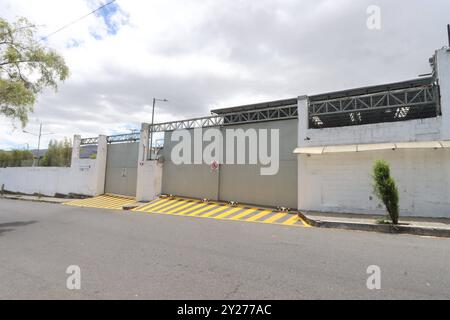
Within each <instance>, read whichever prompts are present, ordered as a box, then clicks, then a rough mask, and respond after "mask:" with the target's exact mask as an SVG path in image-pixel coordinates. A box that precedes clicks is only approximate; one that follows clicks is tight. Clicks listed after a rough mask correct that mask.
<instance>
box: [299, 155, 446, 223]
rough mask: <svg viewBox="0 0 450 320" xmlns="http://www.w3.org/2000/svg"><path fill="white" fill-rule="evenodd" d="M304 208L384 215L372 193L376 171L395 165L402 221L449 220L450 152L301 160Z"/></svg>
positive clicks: (394, 174) (300, 179)
mask: <svg viewBox="0 0 450 320" xmlns="http://www.w3.org/2000/svg"><path fill="white" fill-rule="evenodd" d="M298 157H299V161H298V172H299V178H298V181H299V192H298V201H299V207H300V208H301V209H303V210H307V211H324V212H347V213H367V214H384V213H385V212H386V211H385V209H384V208H383V206H382V205H381V203H380V201H379V200H378V199H377V197H376V196H375V195H374V194H373V187H372V186H373V181H372V180H373V179H372V176H371V174H372V166H373V163H374V161H375V160H377V159H384V160H387V161H388V162H389V164H390V165H391V174H392V176H393V177H394V179H395V181H396V183H397V187H398V190H399V196H400V208H401V213H400V214H401V215H402V216H419V217H447V218H450V197H449V195H450V150H449V149H438V150H434V149H402V150H395V151H392V150H387V151H368V152H349V153H330V154H323V155H311V156H307V155H299V156H298Z"/></svg>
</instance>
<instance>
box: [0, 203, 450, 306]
mask: <svg viewBox="0 0 450 320" xmlns="http://www.w3.org/2000/svg"><path fill="white" fill-rule="evenodd" d="M69 265H78V266H79V267H80V268H81V290H68V289H67V288H66V279H67V277H68V276H69V275H68V274H66V269H67V267H68V266H69ZM369 265H378V266H379V267H380V268H381V289H380V290H369V289H367V287H366V280H367V278H368V276H369V275H368V274H367V273H366V270H367V267H368V266H369ZM54 298H56V299H400V298H402V299H403V298H405V299H418V298H430V299H444V298H445V299H449V298H450V240H447V239H435V238H423V237H417V236H407V235H386V234H376V233H367V232H353V231H341V230H329V229H314V228H295V227H286V226H278V225H263V224H255V223H248V222H235V221H218V220H210V219H198V218H189V217H177V216H165V215H156V214H155V215H153V214H143V213H124V212H121V211H110V210H103V209H85V208H78V207H70V206H64V205H57V204H43V203H34V202H25V201H13V200H4V199H0V299H54Z"/></svg>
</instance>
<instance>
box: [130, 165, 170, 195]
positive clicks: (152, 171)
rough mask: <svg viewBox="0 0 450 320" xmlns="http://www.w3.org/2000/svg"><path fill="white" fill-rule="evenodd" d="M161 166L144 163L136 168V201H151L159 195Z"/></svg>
mask: <svg viewBox="0 0 450 320" xmlns="http://www.w3.org/2000/svg"><path fill="white" fill-rule="evenodd" d="M162 168H163V164H159V163H158V162H157V161H154V160H153V161H145V162H144V163H143V165H141V166H140V167H139V168H138V178H137V188H136V200H137V201H151V200H153V199H156V198H157V197H158V196H159V195H160V194H161V187H162Z"/></svg>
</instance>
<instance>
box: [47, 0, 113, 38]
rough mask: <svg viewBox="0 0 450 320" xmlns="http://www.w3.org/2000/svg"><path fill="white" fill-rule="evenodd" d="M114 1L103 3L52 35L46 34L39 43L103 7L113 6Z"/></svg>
mask: <svg viewBox="0 0 450 320" xmlns="http://www.w3.org/2000/svg"><path fill="white" fill-rule="evenodd" d="M116 1H117V0H112V1H110V2H108V3H105V4H104V5H102V6H100V7H98V8H97V9H95V10H93V11H91V12H89V13H88V14H86V15H84V16H82V17H80V18H78V19H77V20H74V21H72V22H70V23H68V24H66V25H65V26H62V27H61V28H59V29H58V30H56V31H54V32H52V33H50V34H48V35H47V36H45V37H43V38H41V40H40V41H43V40H47V39H48V38H49V37H51V36H53V35H54V34H56V33H58V32H60V31H62V30H64V29H66V28H68V27H70V26H71V25H73V24H75V23H77V22H79V21H81V20H83V19H84V18H87V17H89V16H90V15H91V14H94V13H96V12H97V11H99V10H101V9H103V8H104V7H107V6H109V5H110V4H113V3H114V2H116Z"/></svg>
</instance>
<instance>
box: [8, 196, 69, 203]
mask: <svg viewBox="0 0 450 320" xmlns="http://www.w3.org/2000/svg"><path fill="white" fill-rule="evenodd" d="M0 199H7V200H21V201H31V202H41V203H52V204H61V203H64V202H68V201H72V200H74V199H64V200H61V201H57V200H53V199H48V198H47V199H43V198H41V199H28V198H22V197H20V196H6V197H5V196H0Z"/></svg>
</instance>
